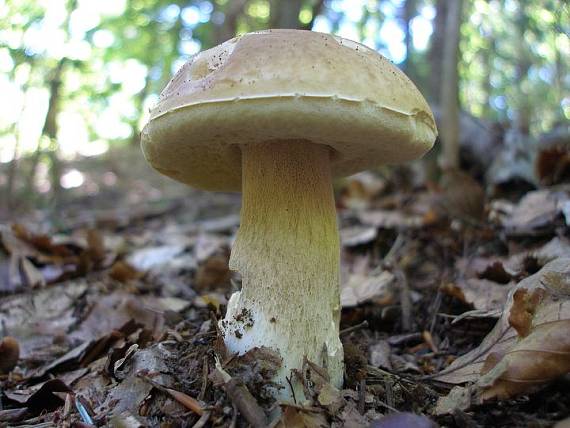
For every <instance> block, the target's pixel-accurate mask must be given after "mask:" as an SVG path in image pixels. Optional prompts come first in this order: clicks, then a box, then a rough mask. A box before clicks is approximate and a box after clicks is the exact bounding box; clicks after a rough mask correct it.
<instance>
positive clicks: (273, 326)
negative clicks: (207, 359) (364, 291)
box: [220, 141, 343, 399]
mask: <svg viewBox="0 0 570 428" xmlns="http://www.w3.org/2000/svg"><path fill="white" fill-rule="evenodd" d="M330 154H331V152H330V149H329V148H328V147H327V146H325V145H318V144H311V143H308V142H306V141H282V142H277V143H276V142H272V143H271V144H258V145H251V146H248V145H244V146H242V174H243V178H242V180H243V181H242V183H243V184H242V191H243V202H242V204H243V205H242V211H241V225H240V229H239V232H238V236H237V239H236V242H235V244H234V247H233V249H232V254H231V259H230V268H231V269H232V270H236V271H238V272H240V273H241V275H242V290H241V292H238V293H235V294H234V295H233V296H232V297H231V299H230V301H229V303H228V310H227V314H226V317H225V319H224V320H222V321H221V323H220V324H221V327H222V331H223V333H224V340H225V343H226V346H227V348H228V350H229V351H230V352H237V353H240V354H242V353H244V352H246V351H248V350H250V349H252V348H254V347H261V346H265V347H268V348H271V349H273V350H275V351H277V352H278V353H279V355H280V356H281V357H282V358H283V364H282V368H281V370H280V372H279V374H278V375H277V378H276V379H274V380H275V381H276V382H277V383H279V384H281V385H282V386H283V388H282V389H281V390H280V391H279V392H278V396H279V397H281V398H288V399H290V398H291V390H290V387H289V385H288V382H287V380H286V377H291V369H297V370H299V371H300V370H301V367H302V363H303V357H304V356H306V357H307V358H308V359H309V360H310V361H312V362H314V363H316V364H318V365H320V366H324V367H327V370H328V373H329V376H330V379H331V383H332V384H333V385H335V386H337V387H340V386H341V385H342V377H343V351H342V344H341V343H340V339H339V317H340V297H339V257H340V250H339V237H338V228H337V221H336V211H335V205H334V198H333V189H332V181H331V171H330ZM291 381H292V383H293V386H294V388H295V396H296V398H297V399H299V398H302V397H303V395H302V387H301V385H300V383H299V382H298V381H297V380H295V377H294V376H293V379H291Z"/></svg>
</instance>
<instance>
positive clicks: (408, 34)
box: [402, 0, 417, 80]
mask: <svg viewBox="0 0 570 428" xmlns="http://www.w3.org/2000/svg"><path fill="white" fill-rule="evenodd" d="M402 8H403V9H402V23H403V30H404V43H405V44H406V59H405V60H404V64H402V69H403V71H404V72H405V73H406V74H407V75H408V76H410V78H412V76H411V75H410V74H411V73H410V72H411V71H412V67H410V57H411V53H412V49H413V40H412V27H411V24H412V19H413V18H414V16H416V11H417V5H416V0H406V1H405V2H404V5H403V6H402ZM412 80H415V79H413V78H412Z"/></svg>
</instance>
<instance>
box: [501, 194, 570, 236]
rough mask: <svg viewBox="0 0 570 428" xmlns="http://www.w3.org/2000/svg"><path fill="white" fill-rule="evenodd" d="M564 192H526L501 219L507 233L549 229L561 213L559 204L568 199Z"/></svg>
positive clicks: (533, 232)
mask: <svg viewBox="0 0 570 428" xmlns="http://www.w3.org/2000/svg"><path fill="white" fill-rule="evenodd" d="M569 199H570V197H569V196H568V194H566V193H565V192H554V191H551V190H537V191H534V192H529V193H527V194H526V195H525V196H524V197H523V198H522V199H521V200H520V201H519V203H518V204H517V205H515V206H514V208H513V210H512V212H511V213H510V215H509V216H508V217H507V218H506V219H504V220H503V221H502V225H503V227H504V228H505V231H506V232H507V234H508V235H525V234H536V233H538V232H541V231H543V230H545V229H546V230H551V229H552V228H553V227H554V224H555V221H554V220H555V219H556V217H558V216H559V215H560V214H561V204H562V203H564V202H565V201H567V200H569Z"/></svg>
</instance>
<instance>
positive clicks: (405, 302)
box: [395, 269, 412, 331]
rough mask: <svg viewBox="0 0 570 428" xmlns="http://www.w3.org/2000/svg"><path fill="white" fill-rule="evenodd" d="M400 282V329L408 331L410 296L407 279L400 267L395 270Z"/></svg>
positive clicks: (410, 318) (410, 320)
mask: <svg viewBox="0 0 570 428" xmlns="http://www.w3.org/2000/svg"><path fill="white" fill-rule="evenodd" d="M395 274H396V276H397V277H398V279H399V281H398V283H399V284H400V306H401V307H402V330H404V331H410V330H411V328H412V298H411V296H410V287H409V285H408V279H407V278H406V274H405V273H404V271H403V270H402V269H398V270H396V272H395Z"/></svg>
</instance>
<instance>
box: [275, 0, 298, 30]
mask: <svg viewBox="0 0 570 428" xmlns="http://www.w3.org/2000/svg"><path fill="white" fill-rule="evenodd" d="M270 4H271V16H270V20H269V22H270V24H271V28H294V29H300V28H301V22H300V21H299V12H301V7H302V6H303V0H287V1H285V0H271V2H270Z"/></svg>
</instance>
